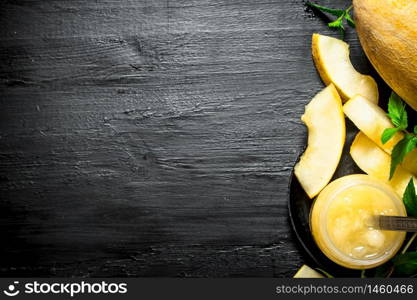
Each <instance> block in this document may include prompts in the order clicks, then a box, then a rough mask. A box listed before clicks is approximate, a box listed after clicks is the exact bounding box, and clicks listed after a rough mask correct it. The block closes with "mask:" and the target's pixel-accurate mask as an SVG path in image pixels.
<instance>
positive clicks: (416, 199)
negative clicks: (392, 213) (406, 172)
mask: <svg viewBox="0 0 417 300" xmlns="http://www.w3.org/2000/svg"><path fill="white" fill-rule="evenodd" d="M403 201H404V205H405V208H406V209H407V215H409V216H413V217H417V194H416V189H415V187H414V180H413V178H411V179H410V181H409V182H408V185H407V188H406V189H405V192H404V195H403Z"/></svg>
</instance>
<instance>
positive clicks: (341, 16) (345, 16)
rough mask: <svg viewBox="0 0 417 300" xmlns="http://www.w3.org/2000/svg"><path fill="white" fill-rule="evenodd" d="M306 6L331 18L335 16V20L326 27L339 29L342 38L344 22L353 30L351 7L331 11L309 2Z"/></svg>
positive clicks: (353, 22) (331, 9)
mask: <svg viewBox="0 0 417 300" xmlns="http://www.w3.org/2000/svg"><path fill="white" fill-rule="evenodd" d="M306 5H307V6H310V7H312V8H315V9H318V10H320V11H322V12H325V13H329V14H331V15H333V16H336V17H337V19H336V20H335V21H333V22H330V23H328V24H327V25H328V26H329V27H330V28H336V29H339V31H340V33H341V35H342V38H344V36H345V27H344V26H343V22H344V20H346V22H347V24H348V25H349V26H351V27H353V28H355V21H353V19H352V17H351V16H350V10H351V9H352V5H351V6H349V7H348V8H347V9H333V8H328V7H325V6H321V5H318V4H315V3H312V2H310V1H307V2H306Z"/></svg>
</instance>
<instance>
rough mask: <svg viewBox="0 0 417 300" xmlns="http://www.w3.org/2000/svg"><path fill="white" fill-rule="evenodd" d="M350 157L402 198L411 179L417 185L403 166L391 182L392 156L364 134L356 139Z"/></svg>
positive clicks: (398, 168) (363, 169) (358, 135)
mask: <svg viewBox="0 0 417 300" xmlns="http://www.w3.org/2000/svg"><path fill="white" fill-rule="evenodd" d="M350 155H351V156H352V158H353V160H354V161H355V163H356V164H357V165H358V167H359V168H360V169H361V170H362V171H364V172H365V173H366V174H368V175H370V176H372V177H375V178H377V179H380V180H381V181H384V182H386V183H388V184H389V185H391V186H392V187H393V189H394V190H395V191H396V192H397V194H398V195H399V196H400V197H402V196H403V194H404V191H405V189H406V187H407V184H408V182H409V181H410V178H414V183H415V184H416V183H417V180H416V178H415V177H414V176H413V175H412V174H411V173H410V172H409V171H407V170H405V169H404V168H403V167H401V166H398V167H397V169H396V170H395V173H394V176H393V177H392V179H391V180H389V170H390V164H391V156H390V155H388V154H387V153H386V152H385V151H383V150H382V149H381V148H379V147H378V146H377V145H376V144H375V143H374V142H373V141H371V140H370V139H369V138H368V137H367V136H366V135H365V134H364V133H362V132H359V133H358V134H357V136H356V137H355V140H354V141H353V143H352V146H351V148H350ZM416 187H417V186H416Z"/></svg>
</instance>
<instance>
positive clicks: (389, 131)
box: [381, 128, 400, 144]
mask: <svg viewBox="0 0 417 300" xmlns="http://www.w3.org/2000/svg"><path fill="white" fill-rule="evenodd" d="M399 130H400V129H399V128H386V129H385V130H384V132H383V133H382V136H381V142H382V144H385V143H386V142H388V141H389V140H390V139H391V138H392V137H393V136H394V135H395V134H396V133H397V132H398V131H399Z"/></svg>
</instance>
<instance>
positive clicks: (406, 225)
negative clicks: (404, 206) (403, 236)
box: [375, 216, 417, 232]
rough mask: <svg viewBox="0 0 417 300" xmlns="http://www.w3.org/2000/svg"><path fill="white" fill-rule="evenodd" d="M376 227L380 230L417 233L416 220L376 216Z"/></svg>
mask: <svg viewBox="0 0 417 300" xmlns="http://www.w3.org/2000/svg"><path fill="white" fill-rule="evenodd" d="M376 218H377V220H376V222H375V223H376V226H377V227H378V228H379V229H382V230H394V231H407V232H417V218H412V217H398V216H376Z"/></svg>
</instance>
